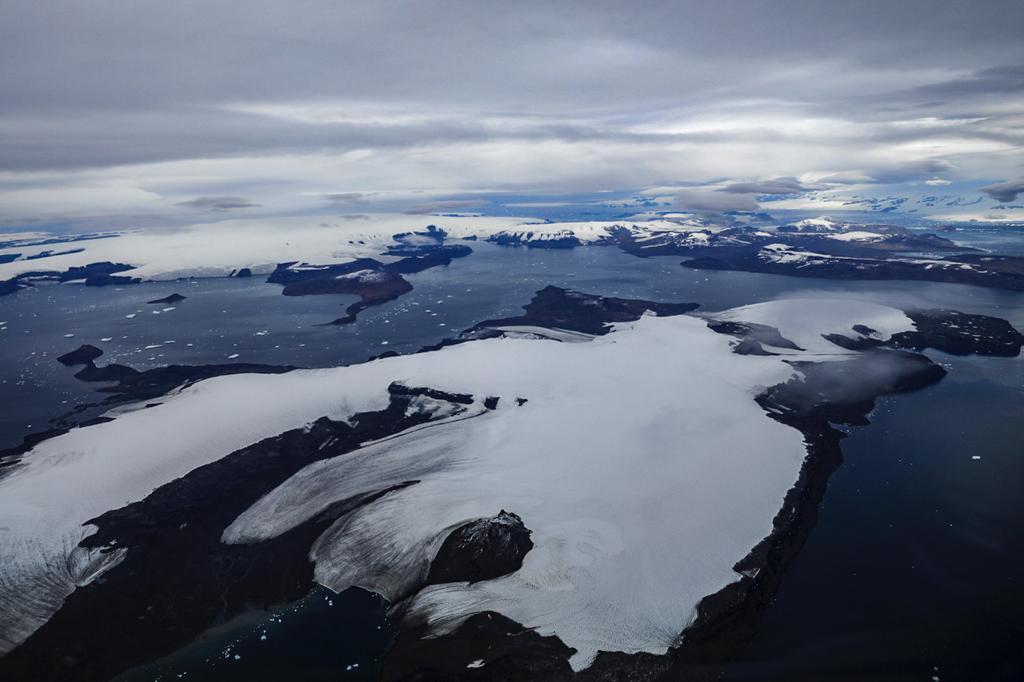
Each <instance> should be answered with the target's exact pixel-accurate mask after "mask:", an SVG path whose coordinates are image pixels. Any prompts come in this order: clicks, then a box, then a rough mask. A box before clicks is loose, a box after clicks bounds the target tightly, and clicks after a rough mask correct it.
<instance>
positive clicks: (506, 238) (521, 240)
mask: <svg viewBox="0 0 1024 682" xmlns="http://www.w3.org/2000/svg"><path fill="white" fill-rule="evenodd" d="M533 235H534V233H533V232H526V233H524V234H518V233H505V232H500V233H498V234H496V235H493V236H491V237H488V238H487V241H489V242H491V243H493V244H500V245H501V246H526V248H528V249H574V248H576V247H577V246H579V245H580V244H581V242H580V240H579V239H578V238H577V237H576V236H574V235H572V234H566V235H565V236H561V237H550V238H547V239H539V238H538V239H534V238H533Z"/></svg>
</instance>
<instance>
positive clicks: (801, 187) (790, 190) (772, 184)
mask: <svg viewBox="0 0 1024 682" xmlns="http://www.w3.org/2000/svg"><path fill="white" fill-rule="evenodd" d="M811 189H815V187H814V186H813V185H805V184H804V183H802V182H800V181H799V180H797V179H795V178H776V179H774V180H761V181H759V182H734V183H732V184H729V185H726V186H725V187H723V188H722V189H720V190H719V191H720V192H729V193H731V194H798V193H800V192H806V191H808V190H811Z"/></svg>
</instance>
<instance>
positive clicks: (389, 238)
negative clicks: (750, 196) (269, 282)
mask: <svg viewBox="0 0 1024 682" xmlns="http://www.w3.org/2000/svg"><path fill="white" fill-rule="evenodd" d="M428 224H432V225H435V226H437V228H439V229H440V230H444V232H446V233H447V235H448V236H449V237H451V238H454V239H497V238H500V237H501V236H507V237H515V238H517V239H519V240H521V241H523V242H530V241H542V240H551V239H558V238H560V237H565V236H572V237H574V238H576V239H578V240H579V241H580V242H581V243H592V242H598V241H601V240H604V239H607V238H608V236H609V235H610V234H611V233H612V231H613V230H614V229H615V228H619V227H628V229H630V230H631V231H634V232H636V233H638V234H639V233H650V232H655V231H672V230H675V231H689V230H695V229H704V228H702V227H701V226H699V225H689V224H686V223H685V221H679V222H676V221H666V220H659V221H649V222H645V223H629V222H616V221H609V222H579V223H551V224H546V223H540V222H537V221H534V220H532V219H528V218H495V217H481V216H473V217H462V216H429V217H412V216H408V215H402V214H374V215H365V216H355V217H352V218H349V219H343V220H334V221H331V222H316V221H315V220H314V219H310V218H282V219H275V220H272V221H270V220H265V221H253V220H241V219H239V220H225V221H221V222H216V223H207V224H197V225H191V226H188V227H184V228H180V229H174V230H164V229H155V228H154V229H146V230H136V231H129V232H124V233H121V234H120V236H117V237H116V238H107V239H93V240H82V241H76V242H74V243H73V245H74V247H75V248H76V249H81V251H77V252H75V253H63V254H57V255H53V256H49V257H46V258H39V259H31V257H32V256H36V255H39V254H41V253H43V252H45V251H51V250H53V251H59V250H60V249H59V248H57V247H59V246H61V245H57V247H55V245H53V244H36V245H26V246H10V247H7V248H2V249H0V256H2V255H6V254H20V258H19V259H18V260H14V261H11V262H8V263H0V280H6V279H11V278H13V277H16V276H18V275H21V274H24V273H28V272H33V271H39V270H58V271H64V270H66V269H68V268H71V267H76V266H84V265H87V264H89V263H95V262H101V261H110V262H114V263H127V264H130V265H133V266H135V267H134V268H133V269H131V270H126V271H124V272H122V273H119V274H121V275H124V276H129V277H139V278H142V279H144V280H161V279H174V278H177V277H184V276H195V277H223V276H227V275H229V274H231V273H232V272H234V271H236V270H239V269H241V268H249V269H250V270H251V271H252V272H253V273H255V274H266V273H269V272H271V271H272V270H273V269H274V267H275V266H276V265H277V264H278V263H283V262H289V261H295V262H303V263H317V264H332V263H342V262H347V261H350V260H352V259H354V258H366V257H379V256H380V254H381V253H382V252H383V251H384V250H386V249H387V248H388V247H389V246H393V245H394V244H395V241H394V236H395V235H399V234H406V233H409V232H411V231H416V230H422V229H423V228H425V227H426V226H427V225H428ZM414 237H415V235H413V236H412V237H409V236H407V237H405V238H404V239H403V241H404V242H406V243H409V239H411V238H414Z"/></svg>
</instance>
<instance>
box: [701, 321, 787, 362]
mask: <svg viewBox="0 0 1024 682" xmlns="http://www.w3.org/2000/svg"><path fill="white" fill-rule="evenodd" d="M708 329H710V330H711V331H713V332H717V333H719V334H728V335H729V336H735V337H736V338H738V339H740V343H739V345H738V346H736V348H735V349H734V352H736V353H738V354H740V355H772V353H769V352H768V351H766V350H765V349H764V346H774V347H776V348H789V349H791V350H803V348H801V347H800V346H798V345H796V344H795V343H793V342H792V341H790V340H789V339H787V338H786V337H784V336H783V335H782V334H780V333H779V330H778V329H776V328H775V327H769V326H768V325H765V324H754V323H752V322H732V321H728V320H710V321H708Z"/></svg>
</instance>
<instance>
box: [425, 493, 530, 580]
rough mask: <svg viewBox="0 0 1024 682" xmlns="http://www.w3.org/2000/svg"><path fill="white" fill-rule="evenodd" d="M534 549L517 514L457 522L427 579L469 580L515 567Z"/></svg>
mask: <svg viewBox="0 0 1024 682" xmlns="http://www.w3.org/2000/svg"><path fill="white" fill-rule="evenodd" d="M531 549H533V541H532V540H530V530H529V529H528V528H527V527H526V526H524V525H523V520H522V519H521V518H519V516H518V515H516V514H512V513H509V512H507V511H505V510H504V509H502V510H501V511H500V512H499V513H498V515H497V516H494V517H491V518H489V519H477V520H476V521H470V522H469V523H466V524H464V525H462V526H459V527H458V528H456V529H455V530H453V531H452V532H451V534H449V535H448V537H447V538H445V541H444V543H442V545H441V549H439V550H438V552H437V556H435V557H434V561H433V562H432V563H431V564H430V573H429V575H428V576H427V583H429V584H435V583H452V582H462V581H468V582H471V583H475V582H479V581H481V580H490V579H491V578H497V577H499V576H502V575H507V574H509V573H513V572H514V571H518V570H519V567H520V566H522V565H523V557H524V556H526V553H527V552H529V551H530V550H531Z"/></svg>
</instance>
